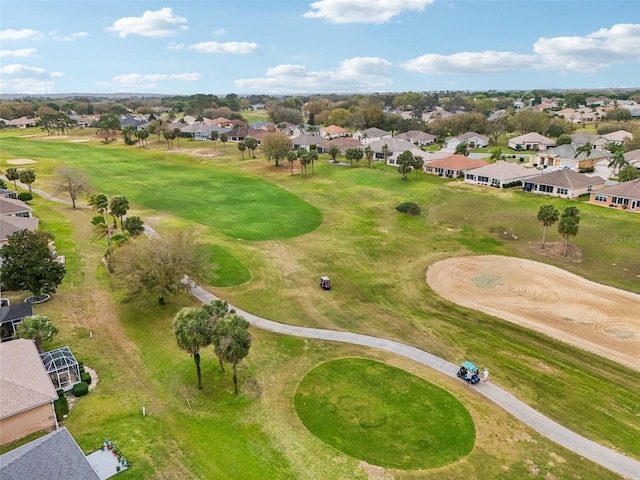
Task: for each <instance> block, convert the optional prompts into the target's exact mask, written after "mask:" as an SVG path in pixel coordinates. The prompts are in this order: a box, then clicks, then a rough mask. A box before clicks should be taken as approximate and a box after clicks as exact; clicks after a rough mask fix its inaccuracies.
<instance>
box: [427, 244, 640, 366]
mask: <svg viewBox="0 0 640 480" xmlns="http://www.w3.org/2000/svg"><path fill="white" fill-rule="evenodd" d="M427 283H428V284H429V286H430V287H431V288H432V289H433V290H434V291H435V292H436V293H437V294H438V295H440V296H441V297H444V298H446V299H447V300H450V301H452V302H454V303H457V304H458V305H462V306H464V307H468V308H473V309H475V310H479V311H482V312H485V313H488V314H490V315H495V316H496V317H500V318H502V319H504V320H508V321H510V322H514V323H517V324H520V325H523V326H526V327H529V328H532V329H534V330H538V331H540V332H542V333H545V334H547V335H549V336H551V337H554V338H556V339H558V340H562V341H564V342H567V343H570V344H572V345H575V346H577V347H580V348H583V349H585V350H588V351H591V352H594V353H597V354H599V355H602V356H604V357H607V358H609V359H611V360H613V361H616V362H619V363H621V364H623V365H626V366H628V367H631V368H633V369H635V370H640V315H639V314H638V312H639V311H640V307H639V306H640V295H638V294H635V293H631V292H627V291H624V290H620V289H617V288H613V287H609V286H607V285H601V284H599V283H595V282H592V281H590V280H586V279H584V278H582V277H579V276H577V275H574V274H572V273H569V272H567V271H565V270H562V269H560V268H556V267H553V266H551V265H547V264H544V263H538V262H534V261H532V260H525V259H521V258H511V257H501V256H497V255H485V256H468V257H456V258H449V259H447V260H442V261H439V262H436V263H434V264H433V265H431V266H430V267H429V269H428V270H427Z"/></svg>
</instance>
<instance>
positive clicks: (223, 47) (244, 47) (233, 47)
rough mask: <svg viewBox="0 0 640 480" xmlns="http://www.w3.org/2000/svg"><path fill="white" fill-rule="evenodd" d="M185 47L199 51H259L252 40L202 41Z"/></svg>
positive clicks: (235, 52) (238, 53)
mask: <svg viewBox="0 0 640 480" xmlns="http://www.w3.org/2000/svg"><path fill="white" fill-rule="evenodd" d="M187 48H188V49H189V50H195V51H196V52H200V53H232V54H237V55H245V54H251V53H258V52H259V51H260V46H259V45H258V44H257V43H253V42H251V43H250V42H224V43H220V42H202V43H196V44H195V45H189V47H187Z"/></svg>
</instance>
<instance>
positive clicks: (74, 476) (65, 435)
mask: <svg viewBox="0 0 640 480" xmlns="http://www.w3.org/2000/svg"><path fill="white" fill-rule="evenodd" d="M105 473H107V472H105ZM115 473H116V470H115V468H114V469H113V474H115ZM107 475H108V473H107ZM110 476H111V475H108V476H103V477H100V476H99V475H98V473H96V470H95V469H94V467H93V466H92V465H91V463H90V461H89V459H88V458H87V457H86V456H85V455H84V453H83V452H82V450H81V449H80V447H79V446H78V444H77V443H76V441H75V440H74V438H73V437H72V436H71V434H70V433H69V431H68V430H67V429H66V428H64V427H63V428H60V429H58V430H56V431H54V432H51V433H49V434H47V435H45V436H44V437H40V438H37V439H35V440H33V441H31V442H29V443H27V444H25V445H22V446H20V447H18V448H16V449H14V450H10V451H9V452H7V453H5V454H3V455H0V478H2V480H25V479H37V480H58V479H61V478H63V479H64V480H101V478H109V477H110Z"/></svg>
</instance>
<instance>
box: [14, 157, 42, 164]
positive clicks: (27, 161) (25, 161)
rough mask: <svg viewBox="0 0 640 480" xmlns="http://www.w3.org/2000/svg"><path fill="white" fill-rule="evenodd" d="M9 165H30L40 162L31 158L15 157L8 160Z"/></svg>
mask: <svg viewBox="0 0 640 480" xmlns="http://www.w3.org/2000/svg"><path fill="white" fill-rule="evenodd" d="M7 163H8V164H9V165H29V164H30V163H38V162H37V160H32V159H30V158H13V159H11V160H7Z"/></svg>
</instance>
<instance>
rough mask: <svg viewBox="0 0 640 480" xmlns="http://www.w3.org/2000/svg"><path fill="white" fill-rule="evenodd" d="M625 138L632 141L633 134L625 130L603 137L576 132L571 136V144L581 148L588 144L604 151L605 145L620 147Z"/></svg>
mask: <svg viewBox="0 0 640 480" xmlns="http://www.w3.org/2000/svg"><path fill="white" fill-rule="evenodd" d="M626 138H629V139H632V138H633V134H632V133H630V132H627V131H626V130H617V131H615V132H611V133H607V134H604V135H596V134H594V133H589V132H578V133H574V134H572V135H571V143H572V144H573V145H576V146H582V145H584V144H585V143H587V142H589V143H590V144H591V145H592V146H593V147H594V148H597V149H599V150H605V149H606V147H607V145H609V144H610V143H615V144H617V145H622V144H623V143H624V141H625V139H626Z"/></svg>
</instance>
